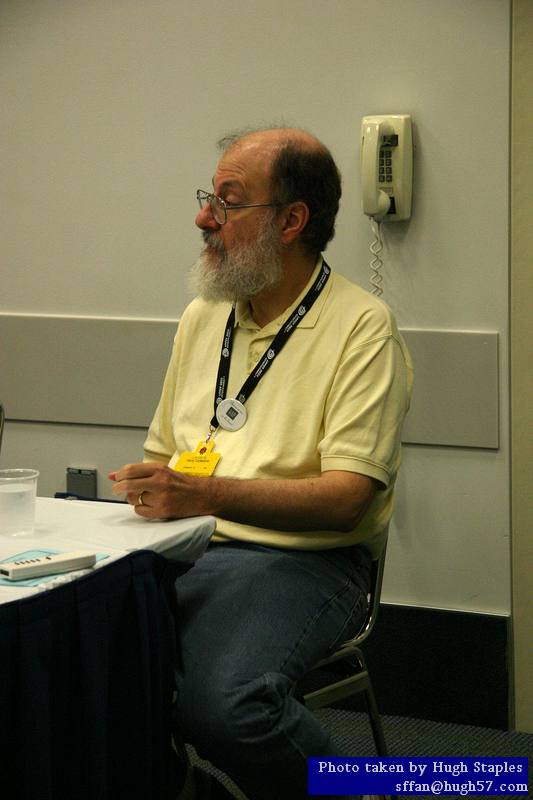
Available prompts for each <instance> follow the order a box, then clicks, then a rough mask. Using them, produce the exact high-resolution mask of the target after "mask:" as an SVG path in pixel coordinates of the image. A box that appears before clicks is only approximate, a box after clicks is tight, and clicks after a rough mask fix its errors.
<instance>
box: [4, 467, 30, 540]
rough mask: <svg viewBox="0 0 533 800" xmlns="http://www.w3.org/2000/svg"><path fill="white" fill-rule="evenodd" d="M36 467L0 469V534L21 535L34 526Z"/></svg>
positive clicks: (28, 531)
mask: <svg viewBox="0 0 533 800" xmlns="http://www.w3.org/2000/svg"><path fill="white" fill-rule="evenodd" d="M38 477H39V472H38V471H37V470H36V469H0V536H2V535H4V536H22V535H23V534H28V533H30V534H31V533H33V529H34V527H35V496H36V494H37V478H38Z"/></svg>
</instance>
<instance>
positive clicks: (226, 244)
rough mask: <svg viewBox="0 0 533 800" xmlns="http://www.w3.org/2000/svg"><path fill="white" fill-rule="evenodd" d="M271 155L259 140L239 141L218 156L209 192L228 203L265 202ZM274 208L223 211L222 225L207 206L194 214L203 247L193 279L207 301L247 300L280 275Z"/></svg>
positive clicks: (273, 283)
mask: <svg viewBox="0 0 533 800" xmlns="http://www.w3.org/2000/svg"><path fill="white" fill-rule="evenodd" d="M270 161H271V155H270V154H269V153H268V152H267V153H266V154H265V151H264V148H261V149H260V148H259V147H258V145H257V143H256V144H252V145H250V144H249V143H248V144H240V143H237V144H236V145H235V146H233V147H232V148H230V150H228V151H227V152H226V153H225V154H224V155H223V157H222V158H221V160H220V162H219V165H218V168H217V171H216V173H215V176H214V178H213V191H214V193H215V194H217V195H218V196H219V197H221V198H222V199H223V200H225V201H226V202H227V203H228V204H230V205H232V204H236V205H240V204H244V203H269V202H270V201H271V197H270V185H269V172H268V171H269V167H270ZM276 219H277V217H276V214H275V211H274V210H273V209H272V208H264V207H263V208H243V209H236V210H234V211H232V210H229V211H228V213H227V222H226V224H225V225H220V224H219V223H217V222H216V220H215V219H214V217H213V215H212V213H211V211H210V209H208V208H207V209H203V210H201V211H200V213H199V214H198V215H197V217H196V224H197V225H198V227H199V228H201V230H202V237H203V239H204V242H205V245H206V246H205V248H204V250H203V251H202V253H201V255H200V258H199V260H198V261H197V262H196V264H195V265H194V267H193V270H192V276H191V277H192V284H193V287H194V289H195V291H197V292H198V293H199V294H200V295H201V296H202V297H204V298H205V299H207V300H213V301H221V300H229V301H234V300H238V299H249V298H250V297H253V296H254V295H256V294H259V292H261V291H264V290H265V289H268V288H272V287H273V286H275V285H276V284H277V283H278V282H279V281H280V279H281V277H282V264H281V237H280V232H279V228H278V225H277V222H276Z"/></svg>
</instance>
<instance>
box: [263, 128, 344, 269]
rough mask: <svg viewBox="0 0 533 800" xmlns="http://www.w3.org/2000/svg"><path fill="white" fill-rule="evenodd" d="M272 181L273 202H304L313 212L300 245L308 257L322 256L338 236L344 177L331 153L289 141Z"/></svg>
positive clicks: (274, 164) (279, 156) (279, 155)
mask: <svg viewBox="0 0 533 800" xmlns="http://www.w3.org/2000/svg"><path fill="white" fill-rule="evenodd" d="M270 181H271V187H272V200H273V202H275V203H291V202H295V201H296V200H302V201H303V202H304V203H305V204H306V205H307V207H308V208H309V222H308V223H307V225H306V226H305V228H304V230H303V231H302V233H301V234H300V241H301V243H302V247H303V248H304V250H305V252H306V253H307V254H308V255H310V256H318V254H319V253H320V252H321V251H322V250H325V249H326V247H327V244H328V242H330V241H331V239H333V236H334V234H335V217H336V216H337V211H338V210H339V200H340V197H341V176H340V173H339V170H338V169H337V165H336V164H335V162H334V160H333V157H332V155H331V153H330V152H329V150H327V149H326V148H325V147H324V146H323V145H321V146H317V147H309V146H307V145H305V144H302V143H300V142H299V141H290V140H289V141H287V142H286V143H284V144H282V145H281V147H280V149H279V151H278V152H277V153H276V155H275V156H274V159H273V162H272V171H271V174H270Z"/></svg>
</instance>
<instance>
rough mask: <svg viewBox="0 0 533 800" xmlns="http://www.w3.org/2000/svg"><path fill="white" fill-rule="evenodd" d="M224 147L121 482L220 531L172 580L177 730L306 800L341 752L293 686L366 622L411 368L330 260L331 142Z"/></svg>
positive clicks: (250, 783) (278, 138) (261, 794)
mask: <svg viewBox="0 0 533 800" xmlns="http://www.w3.org/2000/svg"><path fill="white" fill-rule="evenodd" d="M221 149H222V156H221V159H220V161H219V163H218V166H217V169H216V172H215V175H214V178H213V191H212V192H209V191H204V190H198V192H197V198H198V201H199V204H200V211H199V213H198V216H197V217H196V224H197V226H198V227H199V228H200V229H201V231H202V236H203V240H204V245H205V246H204V249H203V252H202V254H201V256H200V259H199V261H198V262H197V264H196V265H195V266H194V268H193V271H192V281H193V284H194V286H195V287H196V290H197V292H198V294H199V297H197V298H196V299H195V300H194V301H193V302H192V303H191V304H190V305H189V307H188V308H187V309H186V311H185V312H184V314H183V317H182V319H181V321H180V325H179V329H178V332H177V335H176V338H175V342H174V350H173V353H172V357H171V361H170V365H169V369H168V372H167V376H166V379H165V383H164V387H163V392H162V396H161V400H160V403H159V406H158V408H157V411H156V414H155V417H154V420H153V422H152V424H151V426H150V430H149V432H148V437H147V439H146V443H145V461H144V463H142V464H130V465H127V466H125V467H122V468H121V469H119V470H118V471H117V472H116V473H112V474H111V476H110V477H111V478H112V479H113V480H114V481H115V485H114V488H113V491H114V492H115V493H116V494H120V493H123V492H125V493H126V494H127V499H128V502H130V503H131V504H133V505H134V506H135V510H136V511H137V513H138V514H140V515H141V516H144V517H154V518H155V517H157V518H171V519H176V518H182V517H191V516H199V515H205V514H208V515H214V516H215V517H216V519H217V531H216V534H215V537H214V540H213V543H212V544H211V545H210V547H209V549H208V551H207V552H206V554H205V555H204V556H203V557H202V558H201V559H200V560H199V561H198V562H197V564H196V565H195V566H194V567H193V569H191V570H190V571H189V572H188V573H187V574H186V575H184V576H182V577H181V578H180V579H179V580H178V582H177V593H178V605H179V608H180V629H179V631H178V636H179V643H180V653H181V660H182V668H181V669H180V672H179V674H178V676H177V682H178V718H179V721H180V726H181V730H182V732H183V736H184V739H185V740H186V741H187V742H190V743H191V744H193V745H194V746H195V748H196V750H197V751H198V753H199V755H200V756H202V757H203V758H206V759H209V760H210V761H211V762H212V763H214V764H215V765H216V766H218V767H220V768H221V769H222V770H224V771H225V772H227V773H228V774H229V775H230V776H231V777H232V778H233V779H234V780H235V781H236V783H237V784H238V785H239V786H240V787H241V788H242V789H243V791H244V792H245V793H246V794H247V796H248V797H249V798H250V800H256V799H257V800H261V799H262V798H264V799H265V800H266V799H267V798H268V800H273V798H280V800H284V799H285V798H287V800H298V799H299V798H304V797H307V764H306V759H307V757H308V756H310V755H320V756H328V755H340V754H339V753H338V752H336V751H335V748H334V746H333V744H332V742H331V739H330V736H329V735H328V733H327V732H326V731H325V730H324V729H323V728H322V727H321V725H320V724H319V723H318V721H317V719H316V718H315V717H314V716H313V715H312V714H311V713H310V712H309V711H308V710H307V709H306V708H305V707H303V706H302V705H301V704H299V703H298V702H297V701H296V700H295V699H294V698H293V697H292V696H291V689H292V687H293V685H294V684H295V682H296V681H297V680H298V679H299V678H300V677H301V676H302V675H304V674H305V673H306V672H307V671H308V670H309V669H310V668H311V667H312V666H313V665H315V664H316V663H317V662H318V661H319V660H320V659H321V658H323V657H325V656H326V655H328V654H329V653H331V652H332V651H333V650H335V649H336V648H337V647H338V646H339V645H340V644H341V643H342V642H343V641H345V640H346V639H348V638H350V637H351V636H353V635H355V633H356V632H357V630H358V629H359V626H360V624H361V621H362V619H363V617H364V614H365V611H366V605H367V592H368V588H369V565H370V562H371V560H372V558H375V557H377V556H378V555H379V552H380V550H381V548H382V547H383V545H384V541H385V537H386V532H387V527H388V523H389V519H390V516H391V513H392V501H393V488H394V483H395V478H396V473H397V470H398V466H399V460H400V438H401V426H402V422H403V418H404V415H405V413H406V411H407V408H408V404H409V395H410V387H411V374H412V370H411V364H410V361H409V356H408V353H407V351H406V349H405V346H404V343H403V341H402V339H401V337H400V335H399V334H398V331H397V328H396V325H395V322H394V319H393V317H392V315H391V313H390V311H389V309H388V308H387V307H386V306H385V305H384V304H383V303H381V302H380V301H379V300H377V299H376V298H374V297H373V296H371V295H369V294H367V293H366V292H365V291H363V290H362V289H361V288H359V287H357V286H356V285H354V284H352V283H350V282H349V281H347V280H346V279H345V278H343V277H342V276H340V275H338V274H336V273H334V272H332V270H331V269H330V268H329V266H328V265H327V264H326V263H325V261H324V259H323V257H322V255H321V253H322V251H323V250H324V249H325V248H326V246H327V243H328V242H329V241H330V239H331V238H332V236H333V233H334V222H335V216H336V213H337V210H338V206H339V200H340V196H341V185H340V176H339V173H338V170H337V168H336V166H335V163H334V161H333V158H332V157H331V154H330V153H329V151H328V150H327V149H326V147H325V146H324V145H323V144H322V143H321V142H319V141H318V140H317V139H316V138H314V137H313V136H311V135H310V134H308V133H306V132H304V131H301V130H295V129H285V128H276V129H268V130H261V131H255V132H251V133H246V134H244V135H236V136H233V137H227V138H226V139H224V140H222V143H221ZM206 470H207V474H206Z"/></svg>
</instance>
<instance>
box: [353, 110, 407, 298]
mask: <svg viewBox="0 0 533 800" xmlns="http://www.w3.org/2000/svg"><path fill="white" fill-rule="evenodd" d="M361 185H362V194H363V197H362V205H363V212H364V213H365V214H366V215H367V216H369V217H370V218H371V221H372V229H373V231H374V235H375V237H376V238H375V240H374V242H373V243H372V245H371V246H370V250H371V252H372V254H373V256H374V258H373V260H372V262H371V264H370V267H371V269H372V273H373V274H372V278H371V284H372V292H373V293H374V294H382V288H381V283H382V280H383V279H382V276H381V274H380V273H379V270H380V269H381V267H382V265H383V262H382V261H381V259H380V257H379V254H380V252H381V251H382V249H383V242H382V239H381V230H380V223H381V222H382V221H383V222H401V221H403V220H407V219H409V218H410V216H411V197H412V185H413V136H412V126H411V117H410V115H409V114H390V115H379V116H373V117H363V119H362V122H361Z"/></svg>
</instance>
